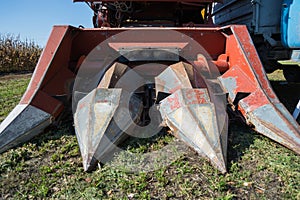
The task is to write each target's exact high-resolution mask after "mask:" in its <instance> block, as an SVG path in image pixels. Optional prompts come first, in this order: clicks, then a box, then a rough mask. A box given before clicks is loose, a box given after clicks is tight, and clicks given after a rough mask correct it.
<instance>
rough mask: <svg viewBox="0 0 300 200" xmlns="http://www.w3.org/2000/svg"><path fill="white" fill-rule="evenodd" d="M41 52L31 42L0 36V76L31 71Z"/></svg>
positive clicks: (9, 35)
mask: <svg viewBox="0 0 300 200" xmlns="http://www.w3.org/2000/svg"><path fill="white" fill-rule="evenodd" d="M41 52H42V48H41V47H39V46H38V45H37V44H35V43H34V42H33V41H29V40H25V41H21V40H20V36H15V35H12V34H6V35H3V34H0V74H4V73H16V72H28V71H33V70H34V68H35V66H36V63H37V61H38V59H39V56H40V54H41Z"/></svg>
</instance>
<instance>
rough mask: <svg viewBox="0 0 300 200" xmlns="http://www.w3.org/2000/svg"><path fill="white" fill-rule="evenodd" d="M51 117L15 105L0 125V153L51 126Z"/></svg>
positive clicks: (32, 109) (41, 112) (44, 113)
mask: <svg viewBox="0 0 300 200" xmlns="http://www.w3.org/2000/svg"><path fill="white" fill-rule="evenodd" d="M51 118H52V116H51V115H50V114H49V113H46V112H44V111H42V110H40V109H38V108H36V107H34V106H31V105H26V104H23V105H17V106H16V107H15V108H14V109H13V110H12V112H11V113H10V114H9V115H8V116H7V117H6V118H5V120H4V121H3V122H2V123H1V124H0V153H2V152H4V151H6V150H8V149H10V148H12V147H15V146H17V145H19V144H21V143H23V142H26V141H29V140H30V139H32V138H33V137H34V136H36V135H37V134H39V133H40V132H42V131H43V129H44V128H45V127H47V126H49V124H51Z"/></svg>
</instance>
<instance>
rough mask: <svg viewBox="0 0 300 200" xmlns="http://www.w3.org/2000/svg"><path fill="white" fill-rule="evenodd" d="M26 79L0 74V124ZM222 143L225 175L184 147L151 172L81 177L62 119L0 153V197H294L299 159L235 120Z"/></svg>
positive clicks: (152, 142) (140, 147) (143, 145)
mask: <svg viewBox="0 0 300 200" xmlns="http://www.w3.org/2000/svg"><path fill="white" fill-rule="evenodd" d="M276 73H278V74H279V75H280V72H276ZM274 77H275V78H273V79H274V80H275V79H276V77H277V78H278V77H279V76H277V75H274ZM276 80H277V81H275V82H273V83H272V84H273V85H274V87H276V85H277V84H278V85H280V84H279V82H278V81H281V80H280V77H279V78H278V79H276ZM28 82H29V77H26V76H21V77H20V76H18V77H17V78H14V77H10V78H4V77H0V87H1V88H0V96H1V105H0V106H1V114H0V117H1V119H3V118H4V117H5V116H6V115H7V114H8V112H9V111H10V110H11V109H12V108H13V107H14V106H15V105H16V104H17V102H18V101H19V99H20V97H21V95H22V93H23V92H24V91H25V88H26V85H27V84H28ZM281 89H282V88H280V87H279V88H277V90H278V91H279V92H281V93H284V92H286V88H284V90H283V91H281ZM283 96H284V95H283ZM0 121H1V120H0ZM172 140H174V138H173V137H172V136H170V135H169V134H165V135H160V136H158V137H154V138H152V139H148V140H142V141H141V140H140V141H135V142H128V143H127V145H128V149H129V150H130V151H133V152H147V151H152V150H156V149H159V148H161V147H163V146H164V145H165V144H166V143H169V142H170V141H172ZM228 144H229V147H228V148H229V149H228V171H229V172H228V173H227V174H220V173H219V172H218V171H217V170H216V169H215V168H214V167H212V166H211V165H210V163H209V162H208V161H206V160H205V159H203V158H201V157H200V156H198V154H196V153H195V152H194V151H192V150H188V151H187V152H186V153H185V154H184V155H182V156H181V157H180V158H179V159H178V160H176V161H174V162H173V163H172V164H171V165H170V166H165V167H162V168H160V169H158V170H156V171H152V172H141V173H127V172H126V171H124V169H123V168H122V166H119V167H118V165H114V164H113V163H111V164H106V165H102V167H101V169H97V170H96V171H94V172H91V173H85V172H83V168H82V165H81V157H80V152H79V148H78V145H77V140H76V137H75V135H74V133H73V129H72V123H70V122H68V121H65V123H62V125H60V126H58V127H50V128H48V129H47V130H46V131H45V133H43V134H42V135H41V136H39V137H37V138H35V139H33V140H31V141H30V142H27V143H25V144H23V145H22V146H20V147H17V148H14V149H11V150H9V151H7V152H5V153H3V154H1V155H0V174H1V176H0V199H300V186H299V183H300V170H299V169H300V157H299V156H297V155H295V154H294V153H293V152H291V151H290V150H288V149H286V148H284V147H282V146H281V145H279V144H276V143H274V142H272V141H270V140H269V139H267V138H266V137H263V136H261V135H258V134H257V133H256V132H254V131H253V130H251V129H250V128H248V127H247V126H244V125H242V124H240V123H239V122H236V121H231V123H230V127H229V139H228ZM117 159H118V157H117ZM120 159H121V158H120ZM117 161H118V160H117Z"/></svg>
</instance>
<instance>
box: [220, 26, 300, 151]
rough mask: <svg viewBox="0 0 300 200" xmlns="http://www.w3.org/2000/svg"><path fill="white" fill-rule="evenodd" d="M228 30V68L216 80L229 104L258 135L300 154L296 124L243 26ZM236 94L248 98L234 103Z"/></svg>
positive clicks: (298, 133)
mask: <svg viewBox="0 0 300 200" xmlns="http://www.w3.org/2000/svg"><path fill="white" fill-rule="evenodd" d="M231 30H232V32H233V34H232V35H231V36H229V37H228V46H227V50H226V51H227V53H228V54H229V55H230V62H229V63H230V65H231V66H230V67H229V70H228V71H226V72H225V73H224V74H223V75H222V76H220V77H219V80H220V82H221V83H222V85H223V87H224V88H225V89H226V90H227V92H228V93H229V96H228V97H229V101H230V102H231V103H234V102H235V103H237V105H236V109H239V111H240V112H241V113H242V114H243V115H244V117H245V119H246V121H247V122H248V123H249V124H252V125H254V127H255V129H256V130H257V131H258V132H259V133H261V134H263V135H265V136H267V137H269V138H271V139H272V140H274V141H276V142H278V143H280V144H282V145H284V146H286V147H287V148H289V149H291V150H293V151H295V152H296V153H298V154H300V127H299V124H298V123H297V122H296V121H295V120H294V119H293V117H292V116H291V114H290V113H289V112H288V111H287V110H286V109H285V108H284V106H283V105H282V104H281V103H280V101H279V100H278V98H277V97H276V95H275V93H274V92H273V90H272V88H271V86H270V83H269V81H268V79H267V77H266V74H265V72H264V70H263V66H262V64H261V62H260V60H259V58H258V55H257V52H256V50H255V48H254V45H253V43H251V39H250V36H249V33H248V32H247V30H246V28H245V27H243V26H232V27H231ZM238 93H246V94H248V95H245V96H244V97H243V98H242V99H239V100H236V97H237V95H238Z"/></svg>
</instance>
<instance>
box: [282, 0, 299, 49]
mask: <svg viewBox="0 0 300 200" xmlns="http://www.w3.org/2000/svg"><path fill="white" fill-rule="evenodd" d="M281 20H282V21H281V24H282V26H281V36H282V37H281V38H282V43H283V45H284V46H285V47H287V48H300V1H299V0H298V1H296V0H284V2H283V9H282V19H281Z"/></svg>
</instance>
